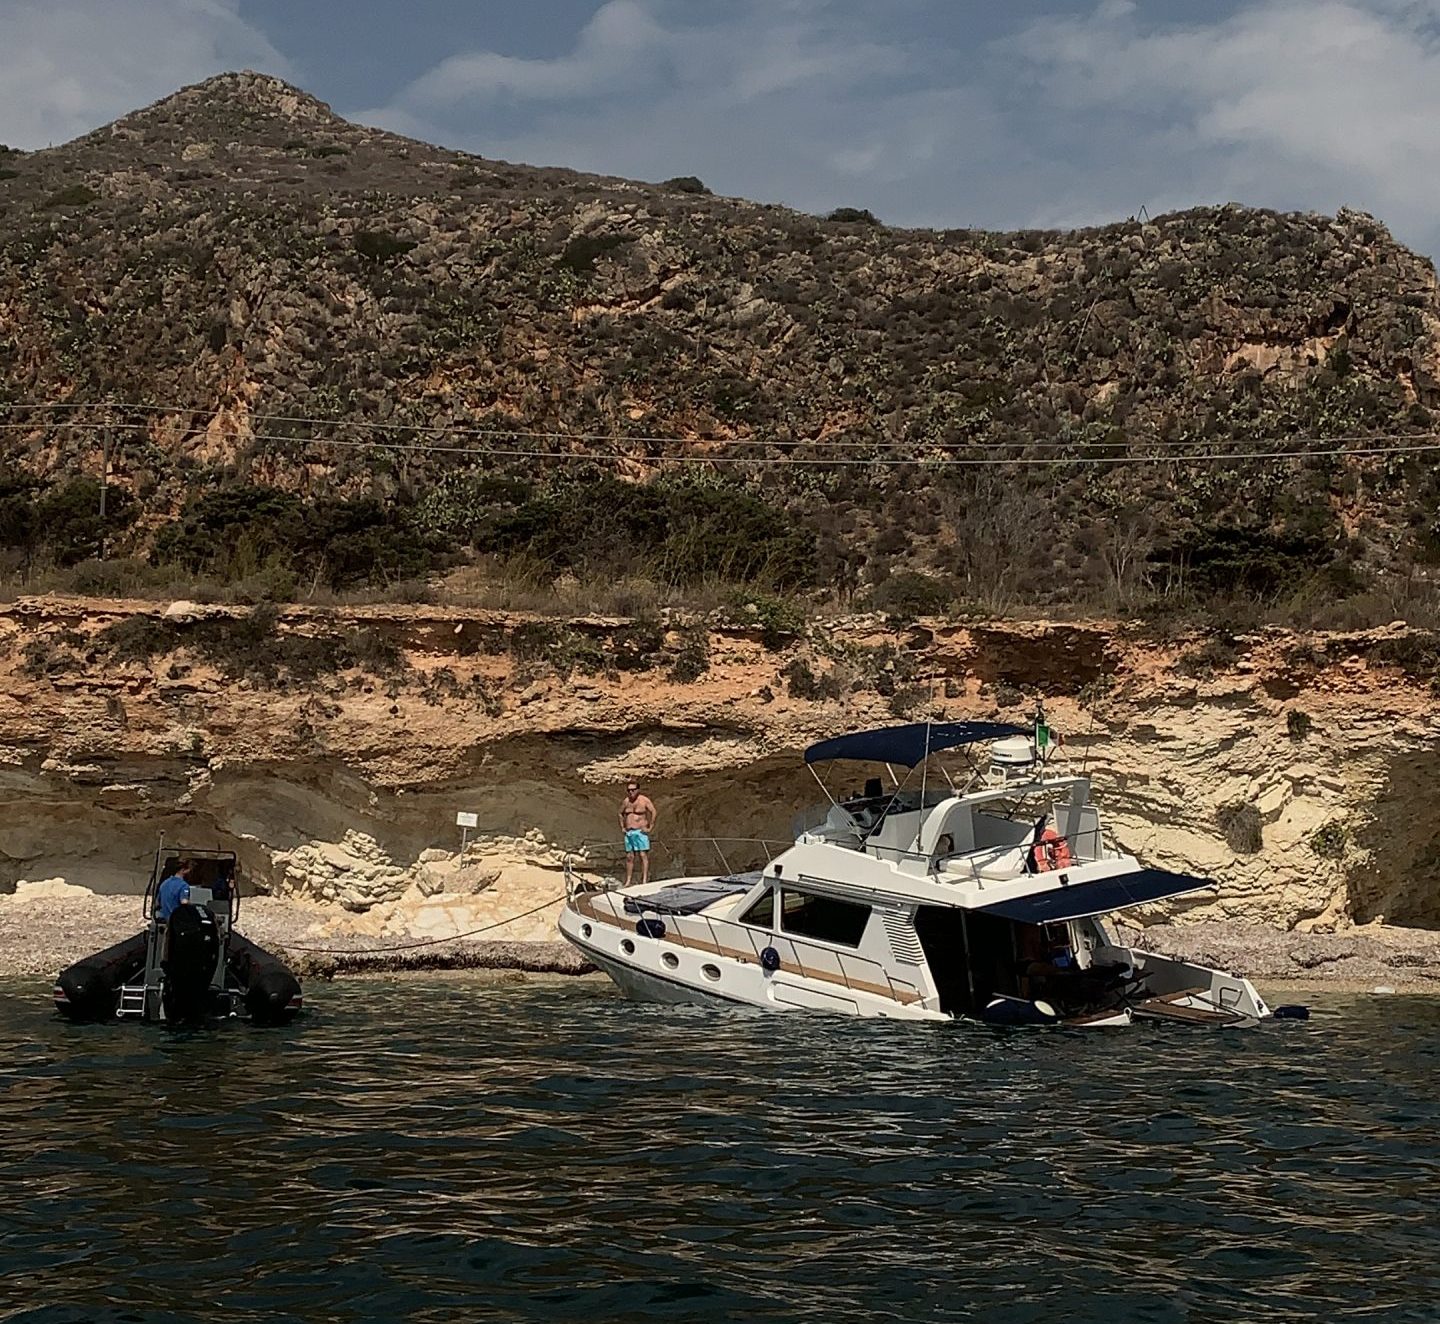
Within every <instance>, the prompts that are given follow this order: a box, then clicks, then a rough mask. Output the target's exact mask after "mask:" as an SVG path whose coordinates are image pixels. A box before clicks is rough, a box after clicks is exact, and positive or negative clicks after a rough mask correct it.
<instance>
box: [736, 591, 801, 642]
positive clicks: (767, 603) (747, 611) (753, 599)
mask: <svg viewBox="0 0 1440 1324" xmlns="http://www.w3.org/2000/svg"><path fill="white" fill-rule="evenodd" d="M743 605H744V615H745V617H746V618H747V619H748V620H749V621H750V622H751V623H752V624H754V625H758V626H759V627H760V642H761V643H762V644H764V645H765V647H766V648H768V649H770V650H771V651H772V652H775V651H778V650H779V649H781V648H784V647H785V645H786V644H788V643H789V642H790V641H791V640H792V639H794V638H795V636H796V635H798V634H800V633H801V632H802V631H803V630H804V629H805V613H804V612H803V611H802V610H801V609H800V606H799V605H798V604H797V603H794V602H791V601H790V600H789V599H788V598H777V597H772V596H771V595H770V594H768V593H754V594H749V595H747V596H746V598H745V599H744V604H743Z"/></svg>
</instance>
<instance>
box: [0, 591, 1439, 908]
mask: <svg viewBox="0 0 1440 1324" xmlns="http://www.w3.org/2000/svg"><path fill="white" fill-rule="evenodd" d="M262 624H263V632H262V633H259V634H257V630H259V628H260V625H262ZM637 629H638V627H637V625H636V623H634V622H624V621H604V620H588V621H573V622H567V623H563V624H557V623H554V622H546V621H542V620H539V619H536V618H525V617H519V616H501V615H498V614H494V613H481V612H473V611H462V610H456V609H441V608H434V607H385V608H369V609H363V608H357V609H352V610H349V611H347V612H324V611H318V610H310V609H291V610H288V611H285V612H284V613H282V614H281V615H280V616H279V617H278V618H273V617H265V618H264V619H263V621H260V620H259V618H257V617H254V616H247V614H246V612H245V611H244V610H243V609H224V608H201V607H194V606H191V605H185V604H176V605H174V606H172V607H171V608H169V609H168V610H166V611H164V612H162V609H161V608H159V607H157V606H155V605H154V604H145V603H114V602H105V603H100V602H89V601H84V600H76V599H63V600H62V599H43V600H41V599H30V600H21V601H19V602H17V603H15V604H13V605H10V606H8V607H5V608H0V672H3V676H4V685H3V692H0V889H6V890H8V889H11V888H13V887H14V886H15V884H16V882H17V881H19V880H31V881H33V880H36V879H44V878H54V877H61V878H64V879H66V880H68V881H70V882H72V883H79V884H82V885H85V886H87V887H91V888H94V889H95V890H98V891H107V892H116V891H130V890H135V889H137V888H138V887H139V886H140V885H141V884H142V882H143V877H144V874H145V872H146V868H147V866H146V861H147V858H148V856H149V855H150V853H151V852H152V851H153V850H154V847H155V844H156V840H157V837H158V836H159V834H160V833H161V832H163V833H164V834H165V836H166V838H167V839H168V840H170V841H172V842H177V841H178V842H183V843H185V844H189V845H193V846H214V845H219V846H227V847H234V848H236V849H238V850H239V851H240V853H241V856H242V861H243V864H244V867H245V868H246V870H247V871H248V873H249V875H250V877H251V878H252V879H253V880H254V882H255V883H256V884H258V885H259V886H260V887H262V888H263V889H265V890H269V891H271V892H274V893H276V894H281V895H296V896H300V897H309V898H314V899H316V900H322V901H329V902H333V903H336V904H337V905H339V906H343V907H345V908H346V909H348V910H350V911H354V912H367V913H373V914H376V915H381V914H383V913H384V911H385V908H386V907H389V906H391V905H393V904H394V903H395V902H396V901H397V900H399V899H400V898H402V897H406V896H409V897H412V898H414V897H422V896H424V897H433V896H435V895H436V894H441V895H447V894H448V895H461V896H472V895H473V894H475V893H478V892H481V891H484V890H485V889H486V888H487V887H488V886H489V885H490V884H491V883H493V882H494V881H495V880H496V879H497V878H498V879H500V880H501V882H502V884H503V887H504V891H505V895H506V897H507V898H508V899H509V901H510V902H513V903H517V904H518V902H520V901H521V900H524V899H526V898H529V899H530V900H531V902H532V904H533V903H534V902H538V901H539V900H542V899H544V897H545V896H546V895H549V894H550V893H553V892H556V891H558V890H559V878H560V874H559V866H560V864H561V862H562V860H563V858H564V856H565V854H566V853H567V852H578V853H581V854H583V855H584V857H585V858H586V859H587V860H588V861H589V863H590V865H591V866H592V867H594V868H599V869H613V868H614V867H615V865H616V863H617V860H616V851H615V847H614V838H615V835H616V833H615V808H616V803H617V801H618V798H619V796H620V793H621V792H620V787H621V785H622V782H623V779H624V777H625V776H627V775H629V774H632V773H634V774H639V775H641V776H643V777H644V778H645V779H646V783H647V789H648V790H649V791H650V792H651V794H652V795H653V796H654V798H655V799H656V801H657V802H658V804H659V806H660V811H661V822H660V826H659V830H658V832H657V849H656V863H657V866H658V867H659V868H662V869H671V868H688V869H702V868H709V867H713V866H714V865H716V864H718V863H719V862H720V858H721V857H723V858H724V859H725V860H726V861H727V862H728V863H729V864H731V865H734V866H737V867H738V866H739V865H740V864H741V863H749V862H750V859H751V856H752V854H753V851H754V850H755V847H754V846H753V845H752V844H750V841H751V840H753V839H768V840H772V841H784V840H786V839H787V837H788V834H789V832H790V824H791V821H792V818H793V816H794V815H795V814H796V813H797V812H798V811H800V810H802V809H804V808H805V807H806V806H808V805H810V804H812V803H814V802H815V801H816V800H817V799H819V798H820V797H819V792H818V789H817V788H816V787H815V786H814V784H813V782H812V780H811V778H810V776H809V774H808V773H807V772H806V770H805V769H804V767H803V765H802V764H801V762H800V760H799V757H798V755H799V752H800V750H801V749H802V748H803V747H804V746H805V745H806V744H808V743H809V742H811V741H812V740H814V739H817V738H820V737H822V736H825V735H830V734H834V733H836V732H839V731H842V730H846V729H851V728H856V727H864V726H869V725H879V724H883V723H886V722H891V721H896V720H902V717H909V716H920V715H923V714H924V713H925V712H927V711H929V712H931V713H933V714H935V715H937V716H939V715H941V714H943V715H944V716H947V717H994V716H1001V717H1004V718H1008V719H1015V720H1025V719H1026V718H1027V717H1028V715H1029V712H1030V710H1031V709H1032V707H1033V704H1034V702H1035V700H1036V699H1037V698H1043V699H1044V700H1045V702H1046V705H1047V709H1048V711H1049V714H1050V717H1051V719H1052V721H1053V722H1054V724H1055V726H1056V727H1057V728H1058V729H1059V730H1060V731H1061V732H1063V733H1064V734H1065V737H1066V740H1065V744H1064V746H1063V749H1062V751H1061V753H1060V754H1059V756H1058V757H1059V758H1060V759H1061V760H1062V761H1063V762H1065V763H1066V764H1067V765H1068V766H1071V767H1074V766H1077V765H1083V766H1085V767H1088V769H1089V771H1090V772H1091V773H1093V774H1094V777H1095V794H1096V799H1097V800H1098V801H1099V803H1100V804H1101V807H1102V810H1103V811H1104V813H1105V815H1106V817H1107V819H1108V822H1109V824H1110V829H1111V832H1112V834H1113V835H1114V837H1115V838H1116V839H1117V840H1118V842H1119V843H1120V844H1121V845H1122V846H1124V847H1125V848H1127V849H1131V850H1133V851H1135V852H1136V853H1137V854H1139V855H1141V856H1142V857H1143V858H1145V859H1147V860H1148V861H1150V862H1153V863H1155V864H1158V865H1162V866H1168V867H1174V868H1184V869H1188V870H1196V871H1201V872H1204V873H1206V874H1208V875H1210V876H1213V877H1214V878H1216V879H1217V880H1218V881H1219V882H1220V884H1221V887H1220V891H1219V893H1218V896H1216V897H1214V898H1207V899H1202V900H1201V901H1198V902H1190V903H1186V904H1184V906H1183V908H1182V909H1181V911H1180V914H1181V916H1182V917H1183V918H1185V919H1216V918H1234V919H1242V920H1248V921H1262V922H1265V923H1268V924H1273V925H1276V926H1279V927H1282V928H1294V927H1300V928H1316V927H1319V928H1329V927H1333V926H1343V925H1345V924H1348V923H1350V922H1352V921H1360V922H1366V921H1370V920H1373V919H1376V918H1382V917H1383V918H1384V919H1386V920H1388V921H1391V922H1395V923H1405V924H1417V925H1427V926H1440V796H1437V795H1436V794H1435V782H1436V781H1437V780H1440V772H1437V770H1436V765H1435V759H1434V753H1435V743H1436V742H1435V737H1434V733H1433V729H1432V719H1431V709H1432V695H1431V691H1430V689H1429V686H1428V684H1427V683H1426V681H1425V679H1424V673H1425V672H1426V671H1427V670H1428V668H1429V665H1430V659H1433V657H1434V647H1433V645H1432V644H1431V643H1430V641H1429V640H1428V639H1425V638H1422V637H1420V636H1417V635H1416V634H1415V633H1413V632H1410V631H1407V630H1405V629H1404V628H1403V627H1401V626H1399V625H1397V626H1394V627H1391V628H1390V629H1388V630H1382V631H1373V632H1368V633H1364V634H1354V635H1345V636H1340V635H1330V636H1307V637H1304V638H1298V637H1296V636H1293V635H1288V634H1285V633H1282V632H1278V631H1277V632H1274V633H1265V634H1262V635H1257V636H1251V637H1245V638H1240V639H1237V640H1233V641H1231V642H1230V643H1229V644H1228V645H1225V646H1223V647H1220V646H1217V645H1215V644H1214V643H1213V642H1212V643H1210V644H1204V643H1198V642H1197V641H1196V640H1194V639H1187V640H1178V641H1173V642H1169V643H1164V644H1162V643H1158V642H1156V641H1155V640H1153V639H1148V638H1146V637H1145V636H1144V635H1143V634H1141V633H1140V632H1139V631H1138V630H1137V629H1135V628H1122V627H1119V626H1113V625H1099V624H1089V625H1070V624H1047V623H1044V622H1012V623H1005V624H999V623H995V624H984V625H977V624H953V623H949V624H942V623H938V622H928V623H923V624H915V625H911V626H908V627H905V628H899V629H892V628H889V627H887V626H886V625H885V623H884V622H883V621H881V620H879V619H878V618H850V619H846V620H839V621H832V622H827V623H822V624H820V625H816V626H812V627H811V628H810V629H809V630H808V631H807V632H806V633H805V634H803V635H783V634H777V633H776V632H774V631H773V630H772V631H766V630H764V629H763V628H762V627H761V625H760V624H759V623H758V622H750V623H747V622H745V621H743V620H742V621H741V622H740V623H739V624H733V623H732V624H729V625H721V624H716V623H713V622H712V623H709V624H708V625H707V624H706V623H703V622H696V621H668V622H659V623H652V624H650V625H647V626H646V627H645V628H644V629H643V630H638V633H639V634H640V635H645V636H646V637H645V638H644V639H643V640H642V642H641V643H640V644H637V643H636V639H637ZM646 631H648V632H649V633H648V635H647V634H646ZM764 636H768V637H764ZM697 673H698V674H697ZM1196 673H1198V674H1196ZM801 696H809V697H801ZM846 775H847V774H846V773H845V772H844V770H836V771H835V772H834V773H832V776H833V777H840V778H843V777H844V776H846ZM836 785H837V789H838V785H839V783H836ZM1241 806H1248V807H1250V808H1247V809H1245V810H1244V812H1243V814H1242V815H1241V819H1240V824H1241V832H1240V835H1239V837H1237V836H1236V833H1235V831H1234V830H1233V829H1232V831H1231V832H1230V834H1229V838H1230V839H1227V834H1226V832H1225V831H1223V830H1222V828H1221V819H1222V817H1223V816H1224V812H1225V811H1227V810H1229V811H1231V814H1232V816H1233V814H1234V811H1235V810H1236V808H1237V807H1241ZM457 810H469V811H473V812H475V813H476V814H478V816H479V821H480V827H479V829H478V831H477V832H475V833H473V834H472V842H473V843H474V845H473V849H472V851H471V853H470V854H469V855H467V857H466V858H465V860H464V861H459V860H457V859H456V858H455V854H454V853H455V851H456V850H457V848H458V844H459V843H458V837H459V832H458V829H456V828H455V826H454V821H455V813H456V811H457ZM1246 816H1248V820H1249V821H1248V825H1247V822H1246ZM1256 826H1258V829H1259V832H1258V839H1255V836H1254V833H1253V829H1254V828H1255V827H1256ZM1247 827H1248V830H1249V831H1250V833H1251V838H1252V839H1251V840H1249V841H1246V840H1244V839H1243V838H1244V836H1245V832H1246V830H1247ZM712 837H713V838H716V840H713V841H712V840H711V838H712ZM1232 840H1233V841H1234V842H1236V843H1237V844H1238V845H1239V847H1240V848H1241V850H1242V851H1243V852H1244V853H1240V854H1237V853H1236V848H1235V845H1232ZM1257 846H1258V849H1251V848H1252V847H1257ZM1162 913H1163V914H1165V915H1168V916H1174V915H1175V914H1176V911H1175V910H1169V911H1163V912H1162V911H1159V910H1157V912H1156V915H1155V916H1154V918H1159V917H1160V915H1161V914H1162ZM542 918H543V917H542Z"/></svg>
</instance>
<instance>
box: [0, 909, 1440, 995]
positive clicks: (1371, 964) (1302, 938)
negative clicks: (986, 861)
mask: <svg viewBox="0 0 1440 1324" xmlns="http://www.w3.org/2000/svg"><path fill="white" fill-rule="evenodd" d="M355 918H356V917H353V916H345V915H343V913H341V912H337V911H336V910H335V908H333V907H323V906H316V905H314V904H303V903H299V902H295V901H290V900H285V899H282V898H276V897H267V896H261V897H251V898H247V899H246V901H245V903H244V908H243V910H242V912H241V917H240V926H239V927H240V929H241V930H242V931H243V932H244V933H245V934H246V936H247V937H249V938H251V939H252V940H254V941H255V942H257V943H259V944H260V945H261V946H262V947H267V948H269V949H270V950H272V951H274V952H275V953H276V954H277V955H279V956H281V957H282V959H285V960H286V961H287V962H288V963H290V964H291V966H292V968H294V969H295V971H296V973H297V974H299V975H301V976H302V977H304V978H311V979H332V978H335V977H337V976H348V975H376V974H393V973H402V972H407V971H436V970H439V971H443V970H476V971H511V972H523V973H530V974H553V975H565V976H575V975H583V974H588V973H590V972H591V971H592V969H593V967H592V966H590V965H589V964H588V963H587V962H586V961H585V960H584V959H583V958H582V957H581V956H580V954H579V953H578V952H576V951H575V950H574V948H572V947H570V946H569V945H568V944H567V943H565V942H563V941H560V940H559V939H558V938H556V939H551V940H546V939H543V938H535V939H532V940H529V941H514V940H504V939H501V940H492V941H487V940H484V939H463V938H462V939H448V940H438V941H437V940H436V939H435V938H433V937H430V936H427V935H425V934H418V933H417V934H406V933H394V932H387V933H385V934H383V935H381V934H376V933H373V932H371V933H367V932H363V931H357V929H356V928H355V927H351V926H347V925H346V923H345V921H346V920H347V919H349V920H351V921H353V920H354V919H355ZM140 927H141V917H140V898H138V897H135V896H100V895H94V894H90V893H86V892H84V891H83V889H79V888H64V889H63V890H60V891H57V892H52V893H44V892H41V893H40V894H36V893H34V892H30V891H28V890H27V892H22V893H20V894H11V895H8V896H7V895H0V978H27V977H37V978H46V979H48V978H50V977H52V976H53V975H55V974H56V973H57V972H58V971H59V970H61V969H63V968H64V967H65V966H67V965H69V964H70V963H71V962H73V961H76V960H79V959H80V958H81V957H82V956H86V955H88V954H89V953H91V952H94V951H97V950H99V949H100V948H102V947H107V946H109V945H110V944H111V943H115V942H119V941H120V940H121V939H123V938H126V937H129V936H130V935H131V934H133V933H135V932H137V931H138V930H139V928H140ZM551 931H552V932H553V930H551ZM531 932H534V930H531ZM1121 935H1122V938H1123V940H1125V941H1128V942H1130V943H1132V944H1134V945H1136V946H1141V947H1146V948H1149V949H1151V950H1154V951H1159V952H1164V953H1166V954H1167V955H1172V956H1179V957H1181V958H1183V959H1187V960H1194V961H1199V962H1201V963H1203V964H1206V965H1214V966H1219V967H1221V968H1224V969H1229V970H1234V971H1236V972H1238V973H1241V974H1244V975H1246V976H1247V977H1249V978H1251V979H1253V980H1255V981H1256V982H1257V983H1260V984H1262V985H1263V984H1271V985H1276V984H1288V985H1299V984H1303V985H1305V986H1307V987H1327V988H1335V989H1336V990H1337V991H1338V990H1341V989H1348V990H1355V989H1362V990H1368V989H1390V990H1395V991H1401V990H1404V991H1410V992H1433V993H1440V932H1435V931H1431V930H1424V929H1405V928H1398V927H1393V926H1386V925H1370V926H1367V927H1364V928H1350V929H1342V930H1340V931H1338V932H1335V933H1328V934H1320V933H1298V932H1285V931H1281V930H1277V929H1271V928H1265V927H1263V926H1260V925H1254V924H1242V923H1235V922H1223V921H1215V922H1209V923H1193V924H1184V925H1159V926H1152V927H1149V928H1146V929H1143V930H1138V929H1128V928H1127V929H1123V930H1122V931H1121Z"/></svg>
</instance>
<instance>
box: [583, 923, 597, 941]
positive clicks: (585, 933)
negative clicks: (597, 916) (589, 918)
mask: <svg viewBox="0 0 1440 1324" xmlns="http://www.w3.org/2000/svg"><path fill="white" fill-rule="evenodd" d="M594 932H595V930H594V929H592V928H591V927H590V926H589V925H588V924H582V925H581V926H580V936H581V937H583V938H588V937H589V936H590V935H591V934H592V933H594Z"/></svg>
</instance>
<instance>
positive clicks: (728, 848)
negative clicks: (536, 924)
mask: <svg viewBox="0 0 1440 1324" xmlns="http://www.w3.org/2000/svg"><path fill="white" fill-rule="evenodd" d="M794 844H795V843H794V842H793V841H776V840H773V839H772V838H768V837H663V838H662V837H651V839H650V851H651V854H652V856H653V855H658V856H660V859H661V865H660V867H659V868H658V869H656V868H654V867H652V868H651V871H650V877H651V880H652V881H657V882H658V881H661V880H663V879H665V878H675V877H681V876H684V875H685V873H686V871H687V869H688V868H689V866H688V865H687V862H686V861H687V855H688V854H691V853H693V852H694V849H695V847H697V846H701V847H707V848H708V852H710V853H712V854H713V859H714V860H715V862H716V863H717V864H718V865H719V869H720V872H721V873H722V875H723V876H724V877H730V878H733V877H738V876H739V875H740V874H743V873H745V872H746V871H748V870H755V869H764V868H767V867H768V866H769V864H770V862H771V861H772V860H773V859H774V858H775V857H776V856H777V855H779V854H781V853H782V852H784V851H787V850H789V849H790V848H791V847H792V846H793V845H794ZM625 853H626V852H625V848H624V847H623V846H622V845H620V844H619V843H617V842H615V841H614V840H612V839H611V838H609V837H590V838H586V839H584V840H582V841H579V842H577V843H576V844H575V845H574V846H573V847H572V848H571V849H570V850H567V851H566V852H565V855H564V857H563V859H562V865H563V868H564V872H565V879H566V890H567V893H568V892H571V891H573V890H574V889H573V888H572V881H571V880H572V879H574V880H575V884H576V886H578V887H579V890H582V891H587V890H588V891H593V890H596V889H595V888H594V887H593V886H580V883H581V881H582V870H584V869H585V868H586V867H587V866H588V867H591V868H594V867H596V866H598V867H600V868H602V869H614V870H617V871H618V870H619V869H621V868H623V867H624V863H625ZM606 881H607V883H608V882H609V880H606ZM600 890H606V889H603V888H602V889H600Z"/></svg>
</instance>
